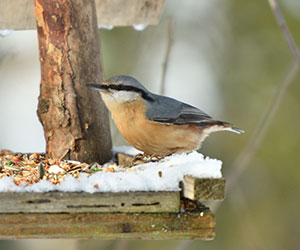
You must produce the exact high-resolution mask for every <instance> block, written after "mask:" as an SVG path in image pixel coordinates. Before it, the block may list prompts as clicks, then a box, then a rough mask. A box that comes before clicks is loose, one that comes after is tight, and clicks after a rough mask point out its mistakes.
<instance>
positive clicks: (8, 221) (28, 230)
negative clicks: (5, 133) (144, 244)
mask: <svg viewBox="0 0 300 250" xmlns="http://www.w3.org/2000/svg"><path fill="white" fill-rule="evenodd" d="M214 227H215V219H214V215H213V214H212V213H211V212H210V211H209V210H205V211H202V212H201V211H197V212H193V213H184V214H180V213H133V214H127V213H106V214H103V213H72V214H47V213H43V214H38V213H35V214H28V213H26V214H0V238H1V239H26V238H86V239H90V238H94V239H97V238H102V239H103V238H114V239H115V238H124V239H191V238H193V239H202V240H211V239H213V238H214V237H215V232H214Z"/></svg>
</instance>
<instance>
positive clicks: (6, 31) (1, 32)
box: [0, 30, 14, 37]
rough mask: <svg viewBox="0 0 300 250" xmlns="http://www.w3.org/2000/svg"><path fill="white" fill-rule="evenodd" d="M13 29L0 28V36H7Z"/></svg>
mask: <svg viewBox="0 0 300 250" xmlns="http://www.w3.org/2000/svg"><path fill="white" fill-rule="evenodd" d="M13 31H14V30H0V36H1V37H6V36H9V35H10V34H11V33H13Z"/></svg>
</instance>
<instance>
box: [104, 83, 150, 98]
mask: <svg viewBox="0 0 300 250" xmlns="http://www.w3.org/2000/svg"><path fill="white" fill-rule="evenodd" d="M101 88H103V89H107V90H110V89H114V90H119V91H122V90H124V91H134V92H136V93H140V94H141V95H142V97H143V98H144V99H146V100H148V101H154V100H153V98H152V97H151V96H150V95H149V94H148V93H146V92H145V91H144V90H142V89H139V88H137V87H134V86H126V85H116V84H109V85H101Z"/></svg>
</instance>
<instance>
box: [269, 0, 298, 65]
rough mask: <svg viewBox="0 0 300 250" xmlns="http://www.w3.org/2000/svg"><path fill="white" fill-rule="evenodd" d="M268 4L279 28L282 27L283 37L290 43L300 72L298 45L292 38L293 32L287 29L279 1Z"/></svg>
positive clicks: (270, 1) (275, 0)
mask: <svg viewBox="0 0 300 250" xmlns="http://www.w3.org/2000/svg"><path fill="white" fill-rule="evenodd" d="M268 2H269V4H270V6H271V8H272V10H273V13H274V15H275V17H276V20H277V23H278V25H279V27H280V29H281V31H282V33H283V35H284V38H285V40H286V41H287V43H288V46H289V48H290V50H291V51H292V53H293V56H294V58H295V61H296V63H297V64H298V68H299V70H300V53H299V50H298V48H297V45H296V43H295V41H294V39H293V37H292V34H291V32H290V31H289V28H288V27H287V24H286V21H285V19H284V17H283V15H282V12H281V10H280V7H279V5H278V2H277V0H268Z"/></svg>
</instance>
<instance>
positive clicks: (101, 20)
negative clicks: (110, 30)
mask: <svg viewBox="0 0 300 250" xmlns="http://www.w3.org/2000/svg"><path fill="white" fill-rule="evenodd" d="M95 2H96V10H97V16H98V19H97V22H98V26H100V27H101V26H102V27H110V26H132V25H136V24H145V25H156V24H158V22H159V19H160V16H161V13H162V10H163V6H164V0H95ZM33 3H34V1H33V0H13V1H11V0H1V1H0V29H15V30H28V29H36V21H35V18H34V4H33Z"/></svg>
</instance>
